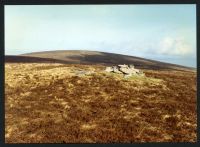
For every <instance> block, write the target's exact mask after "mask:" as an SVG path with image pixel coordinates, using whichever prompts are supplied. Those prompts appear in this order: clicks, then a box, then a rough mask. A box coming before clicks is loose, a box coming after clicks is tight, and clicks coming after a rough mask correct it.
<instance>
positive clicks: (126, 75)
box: [124, 74, 132, 78]
mask: <svg viewBox="0 0 200 147" xmlns="http://www.w3.org/2000/svg"><path fill="white" fill-rule="evenodd" d="M131 76H132V74H125V75H124V78H129V77H131Z"/></svg>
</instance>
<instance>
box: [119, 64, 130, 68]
mask: <svg viewBox="0 0 200 147" xmlns="http://www.w3.org/2000/svg"><path fill="white" fill-rule="evenodd" d="M118 67H119V68H128V65H126V64H124V65H118Z"/></svg>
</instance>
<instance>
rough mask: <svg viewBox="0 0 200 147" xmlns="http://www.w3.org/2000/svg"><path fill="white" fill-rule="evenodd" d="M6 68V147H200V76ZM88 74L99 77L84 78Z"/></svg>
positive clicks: (73, 67) (72, 67)
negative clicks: (85, 146)
mask: <svg viewBox="0 0 200 147" xmlns="http://www.w3.org/2000/svg"><path fill="white" fill-rule="evenodd" d="M104 69H105V66H104V65H81V64H58V63H5V141H6V143H114V142H115V143H124V142H126V143H130V142H132V143H134V142H195V141H197V108H196V107H197V106H196V105H197V102H196V91H197V88H196V72H193V71H184V70H175V69H173V70H162V69H160V70H152V69H143V70H142V71H143V72H144V73H145V75H146V77H132V78H128V79H124V78H123V77H122V76H121V75H118V74H111V73H106V72H104ZM80 70H87V71H94V73H92V74H90V75H85V76H77V74H76V72H77V71H80Z"/></svg>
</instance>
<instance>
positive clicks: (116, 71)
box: [113, 66, 122, 73]
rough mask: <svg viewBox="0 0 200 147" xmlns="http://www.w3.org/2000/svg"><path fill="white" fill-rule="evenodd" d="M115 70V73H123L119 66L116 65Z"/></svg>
mask: <svg viewBox="0 0 200 147" xmlns="http://www.w3.org/2000/svg"><path fill="white" fill-rule="evenodd" d="M113 72H114V73H122V72H121V71H120V70H119V68H117V67H116V66H114V67H113Z"/></svg>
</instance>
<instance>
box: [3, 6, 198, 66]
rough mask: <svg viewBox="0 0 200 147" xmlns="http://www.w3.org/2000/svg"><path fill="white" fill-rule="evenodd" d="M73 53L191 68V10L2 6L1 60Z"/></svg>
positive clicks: (193, 44) (193, 52) (193, 12)
mask: <svg viewBox="0 0 200 147" xmlns="http://www.w3.org/2000/svg"><path fill="white" fill-rule="evenodd" d="M74 49H77V50H95V51H103V52H111V53H120V54H126V55H133V56H139V57H144V58H149V59H154V60H159V61H165V62H170V63H175V64H180V65H185V66H192V67H196V6H195V5H184V4H181V5H54V6H53V5H52V6H50V5H49V6H48V5H46V6H45V5H43V6H42V5H38V6H25V5H24V6H20V5H18V6H14V5H10V6H5V54H6V55H19V54H23V53H30V52H38V51H47V50H74Z"/></svg>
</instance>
